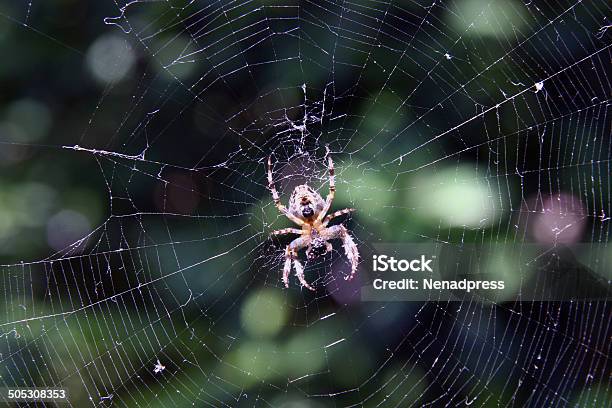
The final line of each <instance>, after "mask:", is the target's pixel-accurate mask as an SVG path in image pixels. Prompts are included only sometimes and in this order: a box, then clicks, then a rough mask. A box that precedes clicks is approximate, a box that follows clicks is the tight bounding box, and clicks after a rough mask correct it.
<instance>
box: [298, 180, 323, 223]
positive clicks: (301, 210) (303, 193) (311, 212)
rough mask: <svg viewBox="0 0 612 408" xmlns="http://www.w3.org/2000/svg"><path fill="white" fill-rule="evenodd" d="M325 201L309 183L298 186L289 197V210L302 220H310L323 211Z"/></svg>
mask: <svg viewBox="0 0 612 408" xmlns="http://www.w3.org/2000/svg"><path fill="white" fill-rule="evenodd" d="M324 205H325V202H324V201H323V198H322V197H321V196H320V195H319V193H317V192H316V191H314V190H313V189H312V188H311V187H310V186H309V185H307V184H302V185H299V186H297V187H296V188H295V189H294V190H293V193H292V194H291V198H290V199H289V211H290V212H291V213H292V214H293V215H295V216H296V217H298V218H300V219H302V220H310V219H312V218H314V217H316V216H317V215H318V214H319V213H320V212H321V211H323V207H324Z"/></svg>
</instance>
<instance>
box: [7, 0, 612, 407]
mask: <svg viewBox="0 0 612 408" xmlns="http://www.w3.org/2000/svg"><path fill="white" fill-rule="evenodd" d="M41 7H42V5H41V4H40V3H37V2H35V1H34V2H30V3H28V4H26V5H25V6H22V7H21V8H19V7H18V8H15V9H13V10H12V11H11V12H8V13H7V12H3V14H2V16H3V18H4V21H5V22H9V23H10V24H14V25H15V26H18V25H19V26H21V28H20V29H23V30H28V31H30V32H32V33H38V35H44V33H41V32H40V31H39V30H38V28H37V25H38V19H42V17H41V16H40V15H38V14H37V13H36V11H37V9H38V8H41ZM610 11H611V8H610V6H609V4H606V2H600V1H559V2H550V3H548V2H538V1H531V2H521V1H518V0H512V1H501V0H492V1H477V0H461V1H449V2H446V1H410V2H386V1H353V2H351V1H339V2H332V1H321V2H313V1H304V2H297V1H290V0H283V1H278V2H273V1H245V0H238V1H229V2H222V1H214V2H203V1H202V2H200V1H189V2H188V1H182V2H181V1H138V0H135V1H129V2H121V1H119V2H115V5H114V9H109V11H108V12H106V13H105V15H104V17H103V18H101V19H100V20H98V22H100V23H101V22H104V23H105V24H106V25H105V27H104V28H105V32H111V33H113V35H115V36H118V37H119V38H121V39H122V40H124V41H125V42H126V44H129V46H130V47H132V49H133V50H134V52H135V53H137V54H138V58H139V63H138V65H137V67H136V68H134V69H133V71H132V72H131V74H130V75H131V77H130V79H129V81H128V82H127V83H128V85H125V84H126V82H114V81H110V82H109V83H108V84H107V85H106V86H105V87H104V88H103V91H102V92H101V93H100V96H99V100H98V103H97V104H96V106H95V107H93V109H91V111H90V112H88V113H87V115H88V117H87V123H86V126H84V130H83V131H81V132H75V133H74V134H69V135H63V136H62V139H61V141H60V142H57V143H54V144H52V145H51V146H43V145H42V144H37V143H31V146H33V147H41V148H43V147H44V148H46V149H50V150H51V151H52V154H54V155H56V157H57V159H58V160H57V165H58V166H62V160H67V161H70V160H81V159H82V158H83V157H85V159H86V160H87V163H90V164H92V166H95V168H96V170H95V171H96V174H97V175H98V176H97V179H96V182H95V186H94V188H95V189H97V190H98V191H103V192H104V197H105V202H104V205H105V208H106V211H107V214H106V219H105V221H104V222H103V223H101V224H100V225H98V226H96V227H95V228H94V229H93V231H91V232H90V233H88V234H87V235H86V236H84V237H83V238H82V239H80V240H78V241H77V242H75V243H73V244H72V245H69V246H68V247H66V248H64V249H62V250H61V251H58V252H56V253H54V254H52V255H50V256H49V257H47V258H45V259H42V260H20V259H15V260H14V261H11V262H9V263H8V264H5V265H3V266H2V267H1V270H2V276H3V279H2V293H3V295H4V302H3V305H2V306H1V316H2V322H1V324H0V330H1V331H0V345H1V346H0V349H1V350H0V352H1V354H0V361H1V362H2V364H1V366H0V367H1V371H0V374H1V378H2V383H3V385H6V386H15V385H17V386H23V387H25V386H38V387H47V388H54V387H61V388H66V389H67V390H69V394H70V396H69V404H68V405H69V406H79V407H82V406H110V405H112V406H121V407H124V406H126V407H127V406H168V407H179V406H215V407H216V406H282V405H283V404H290V403H293V404H296V405H295V406H302V405H303V406H372V407H374V406H402V407H404V406H430V407H445V406H460V405H470V406H476V407H489V406H504V407H515V406H516V407H518V406H529V407H543V406H551V407H552V406H555V407H564V406H592V407H602V406H607V405H609V404H610V403H611V399H610V398H611V397H610V395H611V394H610V393H611V390H610V385H609V379H610V377H609V376H610V367H611V364H610V334H611V327H610V324H611V319H610V316H611V315H610V305H609V303H607V302H605V301H585V302H532V303H522V302H507V301H499V302H493V303H485V302H478V301H474V300H466V301H462V302H434V301H432V302H421V303H409V302H372V303H366V302H361V301H360V298H359V296H360V288H361V285H365V284H367V283H368V274H367V268H368V265H367V264H368V262H367V260H369V259H370V255H371V254H372V253H375V245H376V244H377V243H381V242H405V243H411V242H421V243H422V242H433V243H478V242H481V243H482V242H489V243H514V244H522V243H524V242H528V241H529V240H530V239H531V238H530V236H529V232H528V231H530V229H529V228H530V226H531V225H533V224H534V223H537V220H538V216H541V215H545V214H547V213H554V214H556V215H558V216H559V217H561V219H563V220H564V221H563V222H564V223H563V225H561V227H559V228H558V229H554V228H553V230H552V234H553V235H554V236H555V237H559V236H561V234H563V233H564V231H566V230H568V229H579V230H580V231H582V233H581V236H580V237H581V238H580V239H581V241H582V242H586V243H588V244H592V245H593V246H595V244H597V245H598V247H599V248H603V250H602V252H601V253H599V255H598V258H597V259H599V260H601V261H602V262H603V258H605V256H608V255H607V254H609V252H610V249H609V248H608V246H607V243H608V241H609V226H610V221H609V214H610V213H611V208H610V158H611V157H612V142H611V138H610V131H611V121H610V114H609V105H610V99H609V98H610V94H611V90H612V87H611V84H610V76H609V74H608V73H609V72H610V56H611V52H610V45H611V42H610V33H611V32H612V30H610ZM50 38H51V39H52V40H54V41H58V42H61V41H62V40H60V39H56V38H54V37H52V36H51V37H50ZM110 70H111V68H106V71H103V73H107V74H108V73H109V71H110ZM111 77H112V76H111ZM117 95H118V96H117ZM326 147H329V149H330V152H331V155H332V157H333V159H334V163H335V165H336V180H337V182H336V183H337V198H336V201H335V202H334V205H333V207H332V210H336V209H341V208H345V207H353V208H356V209H357V210H358V211H357V213H356V215H353V216H352V217H349V218H347V219H345V220H343V223H344V224H345V225H346V226H347V227H348V229H349V231H350V232H351V234H352V235H353V236H354V237H355V240H356V243H357V245H358V246H359V249H360V252H361V255H362V259H364V260H366V261H362V263H361V267H360V275H359V277H358V279H356V280H354V281H352V282H346V281H345V280H344V279H343V278H344V276H345V275H346V274H347V273H348V271H349V270H350V265H349V264H348V262H347V260H346V258H345V257H344V256H343V251H342V250H341V248H339V246H338V245H336V244H335V245H334V248H335V249H334V251H333V253H332V254H331V255H329V256H327V257H325V258H324V259H320V260H318V261H316V262H314V263H309V264H307V269H306V277H307V280H308V281H309V282H312V284H313V285H315V286H316V288H317V291H316V292H315V293H310V292H308V291H306V290H301V289H300V288H299V286H298V283H297V281H296V279H295V277H293V276H292V278H291V286H290V288H289V289H285V288H284V287H283V285H282V282H281V280H280V277H281V269H282V263H283V261H284V252H283V248H284V245H286V244H287V243H288V241H286V240H285V239H280V240H271V239H270V238H269V233H270V232H271V231H272V230H274V229H280V228H284V227H287V226H292V225H290V222H289V221H288V220H287V219H285V218H284V217H281V216H280V215H279V214H278V212H277V211H276V209H275V207H274V205H273V203H272V199H271V195H270V193H269V191H268V190H267V181H266V162H267V158H268V156H270V155H271V156H272V158H273V162H274V177H275V181H276V185H277V188H278V190H279V192H280V194H281V199H282V201H283V202H284V203H286V202H287V199H288V196H289V194H290V192H291V191H292V189H293V187H294V186H295V185H298V184H301V183H305V182H306V183H308V184H309V185H311V186H314V187H315V188H317V189H319V191H320V192H321V193H322V194H323V195H324V194H325V193H326V191H327V185H326V183H327V169H326V165H325V163H326V161H325V154H326V153H325V152H326ZM89 168H90V169H91V168H93V167H89ZM453 179H454V180H455V181H456V180H457V179H460V180H461V183H460V184H462V185H469V186H477V188H478V189H480V190H479V191H484V194H483V195H482V196H478V197H484V199H483V200H482V202H481V203H480V206H481V207H482V208H481V211H480V213H479V214H477V215H476V218H465V217H462V216H461V214H462V211H464V210H465V209H462V208H459V209H458V210H456V211H453V209H452V207H448V208H447V207H440V208H438V207H436V208H434V209H433V213H428V208H427V207H428V205H427V204H426V201H421V198H422V197H427V196H428V195H431V194H434V192H435V191H437V190H436V189H437V188H438V187H439V185H440V184H444V183H448V180H453ZM445 180H446V181H445ZM568 197H569V198H568ZM551 203H552V204H551ZM436 211H437V212H436ZM419 214H421V215H422V214H426V215H428V217H429V218H427V217H425V218H426V219H427V221H422V220H420V219H419ZM555 228H557V227H555ZM522 284H523V283H521V282H519V286H520V285H522ZM299 404H302V405H299ZM32 405H34V404H33V403H32ZM286 406H289V405H286Z"/></svg>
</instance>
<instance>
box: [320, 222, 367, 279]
mask: <svg viewBox="0 0 612 408" xmlns="http://www.w3.org/2000/svg"><path fill="white" fill-rule="evenodd" d="M322 236H323V237H324V238H325V239H326V240H331V239H341V240H342V246H343V247H344V254H345V255H346V257H347V258H348V260H349V262H350V263H351V274H350V275H348V276H346V277H345V278H344V279H345V280H351V279H353V278H354V277H355V273H357V266H358V265H359V251H358V250H357V245H356V244H355V241H353V237H351V236H350V234H349V233H348V231H347V229H346V227H345V226H344V225H334V226H331V227H329V228H327V229H325V230H324V231H323V233H322Z"/></svg>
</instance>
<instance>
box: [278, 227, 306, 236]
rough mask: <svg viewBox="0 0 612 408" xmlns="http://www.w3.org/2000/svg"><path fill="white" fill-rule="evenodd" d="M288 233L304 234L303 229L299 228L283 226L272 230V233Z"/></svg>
mask: <svg viewBox="0 0 612 408" xmlns="http://www.w3.org/2000/svg"><path fill="white" fill-rule="evenodd" d="M287 234H302V230H301V229H298V228H283V229H279V230H276V231H272V232H271V233H270V235H287Z"/></svg>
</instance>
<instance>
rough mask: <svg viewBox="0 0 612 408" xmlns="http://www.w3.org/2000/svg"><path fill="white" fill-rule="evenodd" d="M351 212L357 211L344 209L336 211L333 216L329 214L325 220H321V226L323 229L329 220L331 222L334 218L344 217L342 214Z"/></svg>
mask: <svg viewBox="0 0 612 408" xmlns="http://www.w3.org/2000/svg"><path fill="white" fill-rule="evenodd" d="M353 211H357V210H356V209H354V208H345V209H343V210H338V211H336V212H335V213H333V214H329V215H328V216H327V217H325V219H323V226H324V227H325V226H327V224H328V223H329V222H330V221H331V220H333V219H334V218H336V217H339V216H341V215H344V214H348V213H351V212H353Z"/></svg>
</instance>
